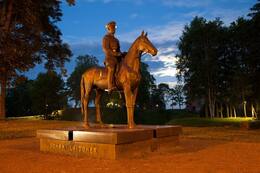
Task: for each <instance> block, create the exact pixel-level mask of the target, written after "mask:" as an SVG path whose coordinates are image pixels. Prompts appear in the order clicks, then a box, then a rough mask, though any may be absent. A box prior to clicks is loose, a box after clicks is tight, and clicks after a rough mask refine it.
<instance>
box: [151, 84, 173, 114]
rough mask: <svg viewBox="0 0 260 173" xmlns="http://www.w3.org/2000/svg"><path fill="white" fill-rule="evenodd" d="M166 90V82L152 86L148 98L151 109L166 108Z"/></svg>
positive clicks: (167, 88)
mask: <svg viewBox="0 0 260 173" xmlns="http://www.w3.org/2000/svg"><path fill="white" fill-rule="evenodd" d="M168 90H169V86H168V84H164V83H161V84H159V85H158V86H156V85H154V86H153V87H152V92H151V100H150V104H151V105H150V106H151V108H152V109H160V110H164V109H165V108H166V94H167V93H168Z"/></svg>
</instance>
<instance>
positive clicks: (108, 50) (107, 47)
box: [103, 34, 121, 68]
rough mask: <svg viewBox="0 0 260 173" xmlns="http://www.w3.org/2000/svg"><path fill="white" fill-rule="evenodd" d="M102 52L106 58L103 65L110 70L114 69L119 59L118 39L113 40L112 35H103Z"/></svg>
mask: <svg viewBox="0 0 260 173" xmlns="http://www.w3.org/2000/svg"><path fill="white" fill-rule="evenodd" d="M103 50H104V52H105V56H106V57H105V61H104V64H105V65H106V66H111V67H112V68H115V66H116V64H117V63H118V62H119V59H120V57H121V51H120V45H119V41H118V39H117V38H115V37H114V35H112V34H107V35H105V36H104V38H103Z"/></svg>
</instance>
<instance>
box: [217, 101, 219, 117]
mask: <svg viewBox="0 0 260 173" xmlns="http://www.w3.org/2000/svg"><path fill="white" fill-rule="evenodd" d="M216 116H217V117H218V118H219V106H218V103H216Z"/></svg>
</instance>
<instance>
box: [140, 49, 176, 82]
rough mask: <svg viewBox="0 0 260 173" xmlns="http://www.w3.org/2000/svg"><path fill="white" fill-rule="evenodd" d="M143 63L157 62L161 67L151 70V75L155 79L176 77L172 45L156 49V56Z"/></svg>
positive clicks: (174, 55) (174, 51)
mask: <svg viewBox="0 0 260 173" xmlns="http://www.w3.org/2000/svg"><path fill="white" fill-rule="evenodd" d="M145 62H148V63H149V62H158V63H162V64H163V65H162V66H161V67H158V68H153V69H152V71H151V74H152V75H154V76H155V77H167V76H168V77H175V76H176V48H175V47H174V45H168V47H161V48H158V55H157V56H155V57H152V58H145Z"/></svg>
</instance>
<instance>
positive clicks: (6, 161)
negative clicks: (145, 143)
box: [0, 121, 260, 173]
mask: <svg viewBox="0 0 260 173" xmlns="http://www.w3.org/2000/svg"><path fill="white" fill-rule="evenodd" d="M78 125H79V126H80V123H79V122H60V121H2V122H0V139H1V136H2V140H0V173H81V172H82V173H108V172H111V173H124V172H126V173H173V172H181V173H182V172H188V173H196V172H198V173H204V172H205V173H215V172H217V173H230V172H231V173H233V172H234V173H240V172H241V173H260V130H254V131H243V130H239V129H233V128H229V127H204V128H196V127H184V128H183V130H184V133H183V136H182V137H181V140H180V144H179V145H178V146H177V147H172V148H171V149H170V151H168V152H155V153H152V154H150V155H148V156H146V157H143V158H138V159H128V160H127V159H125V160H98V159H88V158H76V157H71V156H64V155H55V154H47V153H41V152H40V151H39V140H38V139H36V138H35V137H34V136H35V131H36V130H37V129H39V128H54V127H69V126H78ZM16 137H27V138H16ZM28 137H29V138H28ZM8 138H14V139H8Z"/></svg>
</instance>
